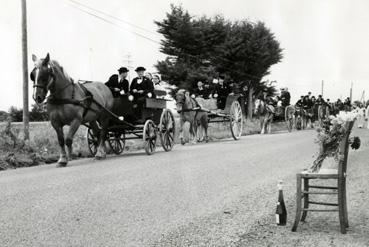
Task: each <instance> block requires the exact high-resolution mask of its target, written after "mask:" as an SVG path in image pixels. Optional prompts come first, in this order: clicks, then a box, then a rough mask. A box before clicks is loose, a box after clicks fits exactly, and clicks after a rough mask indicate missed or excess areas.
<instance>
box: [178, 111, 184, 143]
mask: <svg viewBox="0 0 369 247" xmlns="http://www.w3.org/2000/svg"><path fill="white" fill-rule="evenodd" d="M183 125H184V120H183V118H182V117H181V118H180V120H179V139H180V140H181V144H182V145H184V144H185V141H184V138H183Z"/></svg>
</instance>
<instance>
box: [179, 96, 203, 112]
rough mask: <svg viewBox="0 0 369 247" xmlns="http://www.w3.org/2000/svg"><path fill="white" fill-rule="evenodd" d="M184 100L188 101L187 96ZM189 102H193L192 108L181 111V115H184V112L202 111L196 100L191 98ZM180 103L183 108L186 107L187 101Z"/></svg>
mask: <svg viewBox="0 0 369 247" xmlns="http://www.w3.org/2000/svg"><path fill="white" fill-rule="evenodd" d="M184 98H185V99H186V96H185V97H184ZM189 100H190V102H191V107H192V108H186V109H182V110H181V111H179V113H182V112H193V111H194V112H196V113H197V112H199V111H201V110H202V109H201V107H200V106H199V104H198V103H197V101H196V100H195V99H192V98H190V99H189ZM179 103H180V104H181V105H182V107H183V106H185V105H186V101H184V102H179Z"/></svg>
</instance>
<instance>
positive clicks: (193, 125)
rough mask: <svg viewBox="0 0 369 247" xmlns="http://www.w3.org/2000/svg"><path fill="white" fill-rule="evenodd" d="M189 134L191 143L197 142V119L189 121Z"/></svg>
mask: <svg viewBox="0 0 369 247" xmlns="http://www.w3.org/2000/svg"><path fill="white" fill-rule="evenodd" d="M190 135H192V141H191V143H192V144H196V143H197V121H196V119H195V120H194V121H192V122H191V123H190Z"/></svg>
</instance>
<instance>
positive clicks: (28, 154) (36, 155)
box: [0, 118, 286, 170]
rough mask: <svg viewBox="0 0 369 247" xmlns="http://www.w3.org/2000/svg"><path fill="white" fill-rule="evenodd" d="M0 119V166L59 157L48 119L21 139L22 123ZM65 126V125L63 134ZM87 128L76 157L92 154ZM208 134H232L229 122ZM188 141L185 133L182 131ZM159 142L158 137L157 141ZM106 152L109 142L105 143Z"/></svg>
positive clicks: (135, 145) (277, 126)
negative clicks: (26, 138)
mask: <svg viewBox="0 0 369 247" xmlns="http://www.w3.org/2000/svg"><path fill="white" fill-rule="evenodd" d="M7 125H8V123H6V122H3V123H0V170H6V169H12V168H18V167H28V166H35V165H39V164H45V163H46V164H49V163H54V162H56V161H57V160H58V157H59V145H58V141H57V137H56V133H55V131H54V129H53V128H52V126H51V124H50V122H32V123H30V130H29V132H30V140H29V141H28V142H24V141H23V131H22V128H23V125H22V123H18V122H15V123H11V125H10V126H8V127H7ZM178 125H179V120H178V118H176V134H175V143H176V144H179V143H180V140H179V131H178ZM283 130H286V126H285V124H284V123H283V122H281V123H280V122H277V123H274V124H273V127H272V131H273V132H275V131H283ZM67 131H68V127H65V128H64V133H65V134H66V133H67ZM259 131H260V127H259V121H258V120H257V119H254V120H252V121H250V120H244V126H243V135H250V134H257V133H259ZM187 132H188V125H185V126H184V133H187ZM86 133H87V128H86V127H85V126H81V127H80V128H79V129H78V131H77V133H76V134H75V136H74V139H73V152H74V154H75V155H76V156H77V158H83V157H91V154H90V152H89V150H88V146H87V137H86ZM208 136H209V138H210V141H217V140H221V139H225V138H231V137H232V135H231V131H230V125H229V123H211V124H210V126H209V131H208ZM184 137H185V139H186V140H187V141H188V140H189V137H188V135H186V134H185V135H184ZM157 144H158V145H160V141H159V142H157ZM106 147H107V151H108V153H111V151H110V150H109V145H106ZM140 149H143V142H142V140H127V141H126V146H125V151H129V150H140Z"/></svg>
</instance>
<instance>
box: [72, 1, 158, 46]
mask: <svg viewBox="0 0 369 247" xmlns="http://www.w3.org/2000/svg"><path fill="white" fill-rule="evenodd" d="M70 1H71V0H70ZM72 6H73V7H74V8H76V9H78V10H79V11H82V12H84V13H86V14H89V15H91V16H93V17H95V18H97V19H100V20H102V21H104V22H106V23H109V24H111V25H114V26H116V27H119V28H121V29H123V30H126V31H129V32H131V33H133V34H135V35H137V36H139V37H141V38H144V39H146V40H149V41H151V42H153V43H155V44H159V45H160V44H161V43H160V42H159V41H156V40H154V39H151V38H149V37H146V36H145V35H142V34H140V33H137V32H135V31H131V30H127V29H126V28H125V27H123V26H121V25H118V24H117V23H115V22H112V21H110V20H108V19H106V18H104V17H101V16H98V15H96V14H94V13H92V12H89V11H87V10H84V9H82V8H80V7H78V6H75V5H73V4H72Z"/></svg>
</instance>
